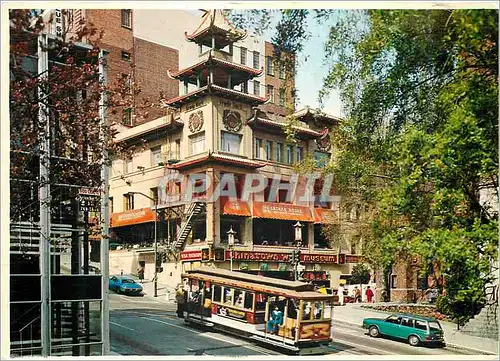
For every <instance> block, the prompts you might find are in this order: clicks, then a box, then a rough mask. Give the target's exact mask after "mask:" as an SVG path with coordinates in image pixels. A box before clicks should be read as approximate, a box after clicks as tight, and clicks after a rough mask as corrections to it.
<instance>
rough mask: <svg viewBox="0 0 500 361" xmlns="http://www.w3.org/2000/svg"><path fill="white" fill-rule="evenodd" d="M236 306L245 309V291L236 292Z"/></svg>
mask: <svg viewBox="0 0 500 361" xmlns="http://www.w3.org/2000/svg"><path fill="white" fill-rule="evenodd" d="M234 305H235V306H236V307H240V308H243V291H240V290H234Z"/></svg>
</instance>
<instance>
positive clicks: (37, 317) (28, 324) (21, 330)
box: [19, 316, 40, 332]
mask: <svg viewBox="0 0 500 361" xmlns="http://www.w3.org/2000/svg"><path fill="white" fill-rule="evenodd" d="M39 318H40V316H36V317H35V318H34V319H33V320H31V321H30V322H29V323H27V324H26V325H25V326H24V327H23V328H21V329H20V330H19V332H23V331H24V329H25V328H26V327H28V326H30V325H31V324H32V323H33V322H35V321H36V320H37V319H39Z"/></svg>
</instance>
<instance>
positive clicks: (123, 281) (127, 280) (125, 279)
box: [122, 278, 135, 283]
mask: <svg viewBox="0 0 500 361" xmlns="http://www.w3.org/2000/svg"><path fill="white" fill-rule="evenodd" d="M122 283H135V281H134V280H131V279H128V278H123V279H122Z"/></svg>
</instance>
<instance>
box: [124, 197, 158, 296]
mask: <svg viewBox="0 0 500 361" xmlns="http://www.w3.org/2000/svg"><path fill="white" fill-rule="evenodd" d="M127 194H128V195H132V194H140V195H141V196H144V197H146V198H148V199H150V200H152V201H153V202H155V241H154V254H155V256H154V258H155V260H154V265H155V273H154V279H153V285H154V297H158V265H157V262H158V225H157V219H158V199H156V198H152V197H150V196H148V195H147V194H144V193H142V192H128V193H127Z"/></svg>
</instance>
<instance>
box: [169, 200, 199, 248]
mask: <svg viewBox="0 0 500 361" xmlns="http://www.w3.org/2000/svg"><path fill="white" fill-rule="evenodd" d="M204 210H205V203H204V202H200V201H197V202H193V203H191V204H190V205H189V207H188V209H187V211H186V213H185V215H186V221H185V222H184V224H183V225H182V227H181V229H180V231H179V234H178V235H177V238H176V240H175V241H174V242H172V244H171V245H170V250H171V251H172V252H175V251H176V250H179V249H180V248H182V246H183V245H184V242H186V239H187V237H188V235H189V233H190V232H191V230H192V229H193V224H194V219H195V218H196V216H198V215H199V214H201V212H203V211H204Z"/></svg>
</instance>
